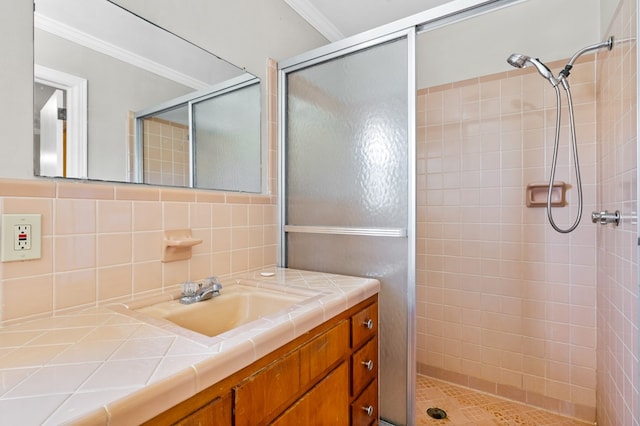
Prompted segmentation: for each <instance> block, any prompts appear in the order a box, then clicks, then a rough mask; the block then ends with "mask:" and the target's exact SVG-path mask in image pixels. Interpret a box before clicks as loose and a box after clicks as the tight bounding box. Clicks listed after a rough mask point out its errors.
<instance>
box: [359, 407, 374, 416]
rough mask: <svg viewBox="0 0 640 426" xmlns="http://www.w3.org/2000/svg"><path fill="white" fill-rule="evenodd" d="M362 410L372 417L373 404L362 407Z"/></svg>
mask: <svg viewBox="0 0 640 426" xmlns="http://www.w3.org/2000/svg"><path fill="white" fill-rule="evenodd" d="M362 410H363V411H364V412H365V413H367V416H369V417H371V416H373V406H372V405H367V406H366V407H362Z"/></svg>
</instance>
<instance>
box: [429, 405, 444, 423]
mask: <svg viewBox="0 0 640 426" xmlns="http://www.w3.org/2000/svg"><path fill="white" fill-rule="evenodd" d="M427 414H428V415H429V417H432V418H434V419H438V420H440V419H446V418H447V412H446V411H444V410H443V409H442V408H437V407H431V408H428V409H427Z"/></svg>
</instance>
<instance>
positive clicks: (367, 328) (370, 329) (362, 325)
mask: <svg viewBox="0 0 640 426" xmlns="http://www.w3.org/2000/svg"><path fill="white" fill-rule="evenodd" d="M377 332H378V303H374V304H372V305H369V306H367V307H366V308H364V309H363V310H361V311H360V312H358V313H357V314H355V315H353V316H352V317H351V347H352V348H356V347H358V346H359V345H360V344H361V343H363V342H364V341H365V340H367V339H368V338H370V337H371V336H373V335H374V334H376V333H377Z"/></svg>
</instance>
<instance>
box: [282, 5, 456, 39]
mask: <svg viewBox="0 0 640 426" xmlns="http://www.w3.org/2000/svg"><path fill="white" fill-rule="evenodd" d="M284 1H285V2H286V3H287V4H288V5H289V6H290V7H291V8H292V9H293V10H295V11H296V12H297V13H298V14H299V15H300V16H302V17H303V18H304V19H305V20H306V21H307V22H309V23H310V24H311V25H312V26H313V27H314V28H315V29H316V30H318V32H320V33H321V34H322V35H323V36H325V37H326V38H327V39H328V40H329V41H332V42H333V41H338V40H341V39H343V38H345V37H349V36H352V35H355V34H358V33H361V32H363V31H367V30H370V29H373V28H376V27H379V26H380V25H384V24H388V23H390V22H393V21H396V20H398V19H402V18H406V17H407V16H411V15H414V14H416V13H419V12H423V11H425V10H427V9H431V8H433V7H436V6H440V5H442V4H445V3H450V2H451V0H284ZM363 11H364V12H363Z"/></svg>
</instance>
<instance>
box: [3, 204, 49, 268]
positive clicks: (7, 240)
mask: <svg viewBox="0 0 640 426" xmlns="http://www.w3.org/2000/svg"><path fill="white" fill-rule="evenodd" d="M41 240H42V215H40V214H3V215H2V253H0V260H2V261H3V262H12V261H16V260H28V259H40V258H41V257H42V248H41V247H42V241H41Z"/></svg>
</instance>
